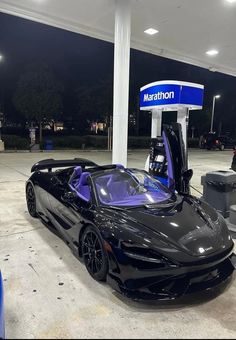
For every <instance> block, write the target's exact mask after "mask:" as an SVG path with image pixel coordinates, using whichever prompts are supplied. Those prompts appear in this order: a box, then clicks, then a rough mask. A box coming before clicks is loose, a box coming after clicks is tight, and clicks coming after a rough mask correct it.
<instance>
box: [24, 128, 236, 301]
mask: <svg viewBox="0 0 236 340" xmlns="http://www.w3.org/2000/svg"><path fill="white" fill-rule="evenodd" d="M164 142H165V145H166V148H167V153H168V155H167V159H168V167H169V169H168V173H169V176H170V178H169V188H168V187H165V186H163V185H162V184H161V183H160V182H159V181H157V180H156V179H154V178H153V177H152V176H150V175H149V174H148V173H147V172H145V171H142V170H137V169H125V168H124V167H123V166H121V165H107V166H99V165H97V164H95V163H93V162H91V161H89V160H86V159H73V160H64V161H60V160H53V159H48V160H44V161H40V162H38V163H37V164H35V165H34V166H33V167H32V172H33V174H32V176H31V177H30V179H29V180H28V181H27V184H26V199H27V205H28V210H29V213H30V215H31V216H33V217H39V218H41V219H42V220H43V221H44V222H45V223H47V224H48V225H51V226H53V227H54V228H55V229H56V230H57V231H58V233H59V234H60V235H61V237H62V238H64V240H65V241H66V242H67V244H68V245H69V246H70V247H71V248H72V250H73V251H74V253H75V254H76V255H78V256H79V257H81V258H82V259H83V261H84V263H85V266H86V268H87V270H88V272H89V273H90V275H91V276H92V277H93V278H94V279H96V280H99V281H104V280H107V281H108V282H109V283H110V284H111V286H112V287H113V288H114V289H115V290H118V291H119V292H122V293H124V294H126V295H127V296H129V297H132V298H138V299H174V298H176V297H179V296H181V295H183V294H187V293H190V292H195V291H199V290H206V289H209V288H212V287H215V286H218V285H219V284H220V283H222V282H224V281H226V280H227V279H228V278H229V277H230V276H231V274H232V273H233V271H234V267H235V255H234V254H233V245H234V244H233V241H232V239H231V236H230V234H229V232H228V229H227V226H226V223H225V221H224V219H223V218H222V217H221V216H220V215H219V214H218V213H217V212H216V211H215V210H214V209H213V208H211V207H210V206H209V205H207V204H206V203H204V202H202V201H200V200H198V199H197V198H194V197H192V196H191V195H190V194H189V192H188V181H189V179H190V177H191V171H190V170H186V169H184V162H183V159H184V158H183V153H182V149H181V147H180V148H179V147H178V145H181V144H178V142H179V141H178V136H177V135H176V133H175V132H174V131H173V130H171V129H169V130H168V131H167V130H166V132H165V135H164ZM171 166H172V169H171V168H170V167H171ZM176 167H179V168H178V169H177V168H176ZM180 167H181V169H180ZM180 170H181V171H182V172H181V171H180ZM176 176H177V177H176ZM176 190H177V191H178V193H177V191H176Z"/></svg>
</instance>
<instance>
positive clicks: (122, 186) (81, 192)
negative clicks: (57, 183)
mask: <svg viewBox="0 0 236 340" xmlns="http://www.w3.org/2000/svg"><path fill="white" fill-rule="evenodd" d="M140 174H141V173H140ZM89 176H90V173H89V172H82V168H81V167H80V166H78V167H76V168H75V169H74V172H73V174H72V175H71V178H70V181H69V185H70V187H71V188H72V189H73V190H74V191H76V193H77V195H78V197H80V198H81V199H83V200H84V201H86V202H89V201H90V198H91V194H90V188H89V185H88V177H89ZM141 176H142V180H140V178H138V177H137V176H136V175H135V173H132V172H127V171H125V170H124V167H123V166H122V165H120V164H118V165H117V166H116V169H115V170H113V171H112V172H110V173H109V174H102V175H101V176H97V177H96V178H95V179H94V183H95V187H96V191H97V194H98V198H99V201H100V203H101V204H104V205H118V206H138V205H143V204H152V203H159V202H162V201H165V200H167V199H169V198H170V196H171V194H170V192H169V191H167V190H166V189H164V187H163V186H162V185H161V184H160V183H159V182H158V181H156V180H155V179H153V178H151V177H150V176H148V175H144V174H143V173H142V175H141Z"/></svg>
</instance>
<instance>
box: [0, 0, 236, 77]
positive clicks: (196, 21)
mask: <svg viewBox="0 0 236 340" xmlns="http://www.w3.org/2000/svg"><path fill="white" fill-rule="evenodd" d="M0 11H1V12H4V13H8V14H13V15H17V16H21V17H24V18H27V19H31V20H34V21H38V22H41V23H45V24H49V25H52V26H56V27H59V28H63V29H66V30H69V31H73V32H77V33H81V34H84V35H88V36H91V37H95V38H99V39H102V40H106V41H111V42H113V40H114V15H115V4H114V1H113V0H66V1H64V0H20V1H19V0H0ZM235 15H236V3H235V4H234V3H232V0H231V1H228V0H197V1H196V0H158V1H157V0H132V4H131V17H132V23H131V47H133V48H135V49H138V50H141V51H146V52H148V53H152V54H156V55H161V56H163V57H167V58H170V59H174V60H179V61H183V62H186V63H190V64H192V65H197V66H201V67H204V68H207V69H210V70H212V71H219V72H222V73H226V74H230V75H233V76H236V58H235V55H236V44H235V32H236V20H235ZM148 28H154V29H156V30H158V31H159V33H157V34H155V35H153V36H151V35H147V34H145V33H144V31H145V30H146V29H148ZM209 50H217V51H218V52H219V53H218V55H216V56H214V57H212V56H208V55H207V54H206V52H207V51H209Z"/></svg>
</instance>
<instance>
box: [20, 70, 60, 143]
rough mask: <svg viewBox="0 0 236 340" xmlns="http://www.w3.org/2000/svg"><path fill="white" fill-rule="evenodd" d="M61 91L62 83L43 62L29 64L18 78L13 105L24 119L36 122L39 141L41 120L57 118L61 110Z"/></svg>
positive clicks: (40, 138) (40, 139)
mask: <svg viewBox="0 0 236 340" xmlns="http://www.w3.org/2000/svg"><path fill="white" fill-rule="evenodd" d="M62 92H63V87H62V85H61V84H60V83H59V82H58V81H57V80H56V79H55V78H54V75H53V72H52V70H51V69H50V68H49V67H48V66H47V65H44V64H34V65H31V66H30V67H29V68H28V69H27V70H26V72H25V73H24V74H23V75H22V76H21V77H20V79H19V82H18V85H17V89H16V92H15V95H14V98H13V101H14V105H15V107H16V109H17V110H18V111H19V112H20V113H21V114H23V115H24V117H25V118H26V119H28V120H30V121H36V122H37V123H38V125H39V131H40V132H39V141H40V142H42V123H43V121H44V120H45V119H53V118H57V117H59V116H60V114H61V112H62V107H63V105H62V96H61V94H62Z"/></svg>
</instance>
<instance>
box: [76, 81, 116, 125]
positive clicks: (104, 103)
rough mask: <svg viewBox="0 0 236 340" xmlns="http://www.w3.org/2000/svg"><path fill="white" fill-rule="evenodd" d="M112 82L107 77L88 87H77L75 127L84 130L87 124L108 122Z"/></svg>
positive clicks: (110, 111)
mask: <svg viewBox="0 0 236 340" xmlns="http://www.w3.org/2000/svg"><path fill="white" fill-rule="evenodd" d="M112 92H113V81H112V76H111V75H109V76H108V77H107V78H106V79H102V80H100V81H99V82H98V83H95V84H92V85H90V86H88V85H86V86H79V87H77V88H76V90H75V108H76V109H75V112H76V116H75V117H74V121H75V125H77V124H79V125H81V126H82V127H83V129H84V130H85V129H86V125H87V126H88V123H89V122H91V121H93V120H95V121H99V120H100V121H103V122H109V118H110V116H112V111H113V109H112V102H113V97H112Z"/></svg>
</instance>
